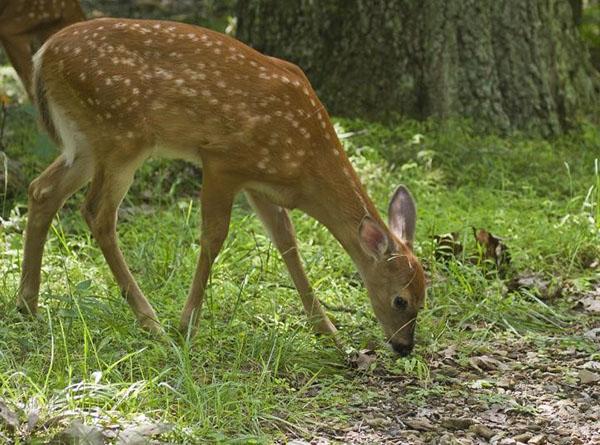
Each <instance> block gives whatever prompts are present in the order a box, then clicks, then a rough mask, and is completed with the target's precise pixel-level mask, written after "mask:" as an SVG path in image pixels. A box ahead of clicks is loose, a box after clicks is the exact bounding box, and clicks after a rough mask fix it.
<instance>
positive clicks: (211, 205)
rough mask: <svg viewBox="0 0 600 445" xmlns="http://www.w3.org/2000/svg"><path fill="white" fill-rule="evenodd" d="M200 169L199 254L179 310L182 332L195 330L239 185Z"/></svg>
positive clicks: (207, 169)
mask: <svg viewBox="0 0 600 445" xmlns="http://www.w3.org/2000/svg"><path fill="white" fill-rule="evenodd" d="M202 173H203V178H202V200H201V202H200V207H201V212H202V234H201V236H200V258H199V260H198V264H197V266H196V272H195V274H194V279H193V281H192V285H191V287H190V291H189V294H188V298H187V300H186V302H185V306H184V308H183V312H182V314H181V323H180V331H181V333H182V334H183V335H184V336H185V335H188V333H189V335H190V336H193V335H195V333H196V330H197V327H198V323H199V319H200V309H201V308H202V301H203V299H204V292H205V289H206V284H207V283H208V278H209V276H210V271H211V268H212V265H213V263H214V261H215V258H216V257H217V255H218V254H219V252H220V250H221V247H222V246H223V243H224V241H225V238H226V237H227V233H228V231H229V221H230V219H231V207H232V205H233V199H234V197H235V195H236V193H237V191H238V188H239V184H238V183H237V181H233V180H230V179H229V178H227V177H226V176H224V175H219V174H217V173H216V172H214V171H211V168H209V166H208V165H206V164H204V166H203V170H202Z"/></svg>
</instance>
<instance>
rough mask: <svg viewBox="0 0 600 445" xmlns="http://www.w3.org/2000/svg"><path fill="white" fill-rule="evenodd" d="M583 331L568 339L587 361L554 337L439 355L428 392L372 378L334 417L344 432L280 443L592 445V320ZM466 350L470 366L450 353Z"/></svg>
mask: <svg viewBox="0 0 600 445" xmlns="http://www.w3.org/2000/svg"><path fill="white" fill-rule="evenodd" d="M591 326H592V327H591V329H590V326H588V327H586V328H585V331H584V330H581V332H574V333H575V334H580V335H581V336H586V337H587V338H589V339H590V340H592V341H594V342H596V343H595V345H596V346H599V347H598V348H597V349H596V351H595V352H594V351H592V350H589V349H587V350H582V349H586V348H582V347H581V345H580V344H578V343H577V342H575V343H574V344H569V342H564V341H559V340H558V338H556V337H543V338H542V337H539V336H536V337H532V338H523V337H519V336H516V335H506V336H504V337H503V338H500V339H497V340H495V341H493V343H491V344H489V343H488V344H487V345H486V347H485V349H486V350H487V351H488V352H487V353H486V354H481V355H477V353H476V350H477V346H476V345H457V346H456V347H449V348H447V349H446V350H444V351H441V352H440V353H439V354H438V356H437V357H435V358H434V359H433V360H432V361H431V363H430V364H429V365H430V369H431V380H430V381H429V383H423V382H419V381H416V380H415V381H410V380H409V381H407V380H405V379H398V380H395V379H390V378H389V377H386V375H384V374H382V373H380V374H378V373H377V372H375V373H373V375H369V376H365V378H364V384H365V387H368V388H377V393H378V397H377V398H376V399H375V400H372V402H371V403H370V404H369V406H364V405H362V404H357V406H347V407H346V408H345V409H344V411H346V412H347V414H348V415H349V416H350V417H351V418H352V419H353V421H354V423H353V424H351V425H346V426H341V427H340V425H339V424H336V423H333V424H330V425H322V426H321V427H320V428H319V429H318V430H317V431H315V433H316V437H315V439H314V440H312V441H310V442H307V441H304V440H294V441H290V442H289V443H291V444H294V445H300V444H307V443H310V444H330V443H345V444H440V445H442V444H444V445H446V444H499V445H511V444H520V443H525V444H532V445H539V444H557V445H567V444H600V382H599V380H600V361H598V351H599V350H600V343H598V342H599V341H600V321H598V320H596V321H595V322H593V323H592V324H591ZM572 329H577V328H572ZM470 346H473V347H474V352H473V355H471V356H470V357H465V356H464V354H461V353H460V352H459V351H461V350H465V348H466V349H470ZM461 355H462V356H461ZM593 358H594V359H595V360H592V359H593Z"/></svg>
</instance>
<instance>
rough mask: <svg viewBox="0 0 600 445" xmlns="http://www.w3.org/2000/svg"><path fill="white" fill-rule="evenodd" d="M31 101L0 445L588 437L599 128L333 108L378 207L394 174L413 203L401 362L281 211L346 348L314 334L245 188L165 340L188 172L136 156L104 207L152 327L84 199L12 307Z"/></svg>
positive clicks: (338, 272) (10, 145) (185, 276)
mask: <svg viewBox="0 0 600 445" xmlns="http://www.w3.org/2000/svg"><path fill="white" fill-rule="evenodd" d="M32 114H33V113H32V110H31V108H30V107H29V106H28V105H14V106H13V105H11V106H9V108H8V114H7V115H6V116H5V117H6V119H5V127H4V129H3V131H2V132H0V138H1V140H0V144H1V145H2V147H1V148H2V150H3V151H4V153H5V154H6V155H7V157H8V158H10V159H11V160H12V161H13V163H12V164H11V165H12V167H11V168H15V169H18V170H20V172H21V175H22V181H16V182H14V183H11V182H10V181H7V182H6V183H5V185H6V184H8V188H5V189H4V195H3V197H2V196H0V200H1V203H0V204H1V208H0V210H1V212H2V213H1V215H0V216H1V218H2V219H0V314H1V315H0V442H2V443H9V444H10V443H15V444H16V443H89V444H102V443H117V444H130V443H140V444H143V443H223V444H245V443H248V444H263V443H265V444H268V443H281V444H285V443H290V444H291V443H293V444H297V445H298V444H306V443H310V444H338V443H339V444H343V443H349V444H372V443H389V444H404V443H406V444H420V443H427V444H459V443H460V444H470V443H492V444H513V443H528V444H543V443H547V444H557V445H558V444H561V445H562V444H593V443H600V423H599V420H598V419H599V418H600V386H599V385H600V382H599V381H598V380H600V173H599V171H598V170H599V166H598V160H597V158H598V157H599V156H600V133H599V130H598V128H595V127H592V126H588V125H582V127H581V128H580V129H579V130H577V131H576V132H574V133H573V134H570V135H567V136H564V137H561V138H559V139H556V140H552V141H548V140H543V139H536V138H526V137H523V136H518V135H515V136H512V137H510V138H509V137H498V136H479V135H477V134H476V133H475V132H474V131H472V130H471V128H470V127H469V126H468V125H466V124H462V123H454V124H452V125H447V126H439V125H435V124H433V123H415V122H404V123H402V124H399V125H397V126H381V125H377V124H372V123H371V124H366V123H364V122H360V121H346V120H339V121H336V122H337V123H336V126H337V131H338V134H339V135H340V137H341V139H342V141H343V143H344V145H345V148H346V150H347V152H348V154H349V155H350V157H351V160H352V162H353V163H354V165H355V167H356V168H357V171H358V172H359V174H360V176H361V178H362V180H363V182H364V183H365V185H366V187H367V189H368V190H369V193H370V194H371V196H372V197H373V200H374V202H375V203H376V205H377V206H378V208H380V209H385V208H386V207H387V200H388V199H389V197H390V195H391V193H392V191H393V190H394V188H395V186H396V185H397V184H399V183H404V184H407V185H408V186H409V188H410V189H411V190H412V192H413V194H414V195H415V197H416V199H417V202H418V205H419V221H418V228H417V242H416V246H415V249H416V253H417V255H418V256H419V257H420V258H421V259H422V261H423V263H424V265H425V267H426V270H427V274H428V277H429V291H428V298H427V303H426V307H425V308H424V310H423V311H421V313H420V314H419V321H418V327H417V334H416V335H417V346H416V348H415V351H414V352H413V354H412V355H410V356H409V357H406V358H399V357H397V356H395V355H394V354H393V353H391V352H390V351H389V350H388V349H387V348H386V347H385V345H384V344H383V336H382V333H381V332H380V328H379V326H378V324H377V322H376V320H375V318H374V316H373V312H372V309H371V307H370V304H369V301H368V298H367V296H366V291H365V290H364V288H363V286H362V283H361V282H360V279H359V277H358V275H357V273H356V270H355V268H354V265H353V264H352V263H351V261H350V260H349V258H348V256H347V255H346V254H345V253H344V252H343V250H342V249H341V248H340V247H339V245H338V244H337V242H336V241H335V239H334V238H333V237H332V236H331V235H330V234H329V233H328V232H327V231H326V230H325V229H324V228H323V227H322V226H321V225H319V224H317V223H316V222H315V221H314V220H312V219H310V218H308V217H307V216H305V215H303V214H301V213H299V212H293V219H294V222H295V224H296V228H297V232H298V238H299V241H300V251H301V253H302V256H303V259H304V261H305V264H306V268H307V271H308V275H309V277H310V279H311V282H312V283H313V285H314V288H315V291H316V293H317V295H318V296H319V298H320V299H321V300H322V301H323V302H324V304H325V305H326V306H327V307H328V312H329V313H330V316H331V317H332V319H333V320H334V322H335V324H336V325H337V326H338V328H339V330H340V335H341V339H342V341H343V342H344V344H345V350H343V351H340V350H338V349H337V348H335V347H334V346H333V344H332V342H331V341H330V340H329V339H327V338H322V337H316V336H315V335H313V334H312V332H311V330H310V327H309V325H308V323H307V321H306V319H305V317H304V315H303V313H302V310H301V304H300V302H299V298H298V297H297V295H296V293H295V291H294V289H293V287H292V285H291V282H290V280H289V278H288V276H287V273H286V271H285V267H284V265H283V264H282V261H281V260H280V258H279V256H278V254H277V252H276V251H275V250H274V249H273V247H272V245H271V243H270V242H269V240H268V238H267V237H266V235H265V233H264V231H263V230H262V228H261V227H260V224H259V222H258V221H257V220H256V218H255V217H254V216H253V215H252V212H251V210H250V208H249V206H248V205H247V203H246V202H245V201H243V200H242V199H240V200H239V201H237V202H236V204H235V208H234V213H233V217H232V224H231V230H230V236H229V238H228V240H227V243H226V245H225V248H224V249H223V251H222V252H221V254H220V256H219V259H218V261H217V264H216V266H215V269H214V271H213V272H214V273H213V275H212V277H211V285H210V290H209V292H208V295H207V299H206V302H205V306H204V308H203V313H202V321H201V329H200V333H199V335H198V336H197V337H196V338H195V339H194V340H193V341H188V340H185V339H181V338H178V337H177V334H176V324H177V320H178V317H179V311H180V310H181V306H182V304H183V299H184V296H185V295H186V292H187V287H188V284H189V282H190V280H191V276H192V273H193V270H194V267H195V261H196V258H197V256H198V249H199V246H198V221H199V211H198V206H197V199H196V195H197V190H198V189H199V182H200V177H199V172H198V171H197V170H195V169H194V168H191V167H190V166H188V165H187V164H184V163H181V162H166V161H165V162H163V161H153V162H150V163H149V164H148V165H146V166H144V168H142V169H141V171H140V172H139V174H138V176H137V178H136V182H135V183H134V185H133V187H132V190H131V191H130V193H129V195H128V197H127V198H126V199H125V201H124V203H123V206H122V210H121V212H120V217H119V219H120V224H119V237H120V243H121V245H122V246H123V251H124V252H125V256H126V257H127V260H128V262H129V263H130V265H131V269H132V271H133V273H134V275H135V276H136V277H137V278H138V280H139V283H140V286H141V288H142V289H144V290H145V292H146V294H147V296H148V297H149V300H150V301H151V302H152V303H153V305H154V307H155V309H156V310H157V313H158V314H159V317H160V319H161V322H162V323H163V325H164V327H165V330H166V333H167V334H166V335H165V336H163V337H160V338H155V337H152V336H150V335H147V334H145V333H143V332H142V331H140V329H139V327H138V326H137V325H136V324H135V322H134V318H133V316H132V314H131V313H130V311H129V309H128V308H127V305H126V303H125V302H124V301H123V300H122V299H121V297H120V295H119V291H118V289H117V287H116V285H115V284H114V281H113V279H112V277H111V275H110V271H109V270H108V268H107V266H106V265H105V263H104V260H103V259H102V255H101V253H100V251H99V249H98V248H97V246H96V244H95V243H94V241H93V239H92V238H91V236H90V234H89V231H88V230H87V228H86V227H85V224H84V223H83V221H82V218H81V217H80V215H79V213H78V210H77V209H78V205H79V203H80V201H81V198H82V196H81V194H78V195H77V196H75V197H74V198H73V199H72V200H70V201H69V202H68V203H67V205H66V207H65V209H63V210H62V211H61V212H60V214H59V217H57V218H56V219H55V221H54V223H53V225H52V229H51V231H50V234H49V239H48V243H47V247H46V254H45V257H44V266H43V277H42V278H43V282H42V288H41V299H40V311H39V314H38V316H37V317H36V319H35V320H31V319H29V318H27V317H23V316H22V315H20V314H19V313H17V311H16V310H15V307H14V301H15V295H16V292H17V288H18V281H19V267H20V262H21V252H22V244H23V232H24V227H25V221H26V217H27V212H26V191H25V188H24V187H23V186H19V184H20V183H21V182H26V181H28V180H31V178H33V177H34V175H35V174H36V172H39V171H41V170H42V168H43V166H44V165H45V164H47V163H49V161H50V160H51V159H52V157H53V156H54V155H55V152H54V149H53V148H52V147H51V146H50V145H49V143H48V142H47V140H46V139H45V138H44V137H42V136H40V135H39V134H38V132H37V130H36V127H35V124H34V122H33V118H32ZM11 184H12V187H13V188H12V189H11V188H10V187H11ZM15 184H16V185H15ZM383 213H384V212H383ZM473 228H476V229H477V230H476V231H475V232H474V229H473ZM482 230H484V231H482ZM451 232H454V234H453V235H450V233H451ZM474 235H476V236H477V239H479V243H478V242H476V237H475V236H474ZM496 236H497V237H496ZM500 237H501V238H502V240H501V244H494V243H498V242H500V240H499V238H500ZM482 239H483V241H482ZM490 246H492V247H494V248H493V249H491V252H493V253H491V254H490V253H489V252H488V249H487V248H488V247H490ZM486 252H487V253H486ZM509 257H510V261H508V258H509Z"/></svg>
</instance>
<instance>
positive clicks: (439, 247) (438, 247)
mask: <svg viewBox="0 0 600 445" xmlns="http://www.w3.org/2000/svg"><path fill="white" fill-rule="evenodd" d="M459 239H460V235H459V233H458V232H451V233H444V234H442V235H435V236H434V237H433V241H434V243H435V248H434V255H435V259H436V260H438V261H448V260H449V259H450V258H456V257H457V256H459V255H460V254H461V253H462V251H463V246H462V244H461V243H460V241H459Z"/></svg>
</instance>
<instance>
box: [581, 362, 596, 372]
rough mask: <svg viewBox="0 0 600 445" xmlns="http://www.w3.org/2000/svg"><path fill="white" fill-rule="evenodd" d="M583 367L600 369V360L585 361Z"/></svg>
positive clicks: (593, 369)
mask: <svg viewBox="0 0 600 445" xmlns="http://www.w3.org/2000/svg"><path fill="white" fill-rule="evenodd" d="M581 367H582V368H583V369H590V370H592V371H600V362H596V361H594V360H590V361H589V362H585V363H584V364H583V365H581Z"/></svg>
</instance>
